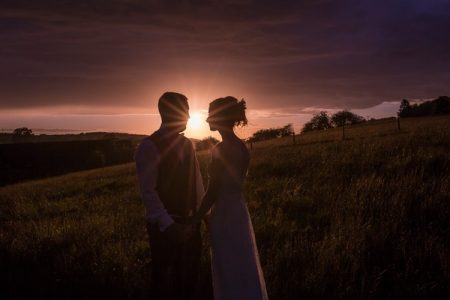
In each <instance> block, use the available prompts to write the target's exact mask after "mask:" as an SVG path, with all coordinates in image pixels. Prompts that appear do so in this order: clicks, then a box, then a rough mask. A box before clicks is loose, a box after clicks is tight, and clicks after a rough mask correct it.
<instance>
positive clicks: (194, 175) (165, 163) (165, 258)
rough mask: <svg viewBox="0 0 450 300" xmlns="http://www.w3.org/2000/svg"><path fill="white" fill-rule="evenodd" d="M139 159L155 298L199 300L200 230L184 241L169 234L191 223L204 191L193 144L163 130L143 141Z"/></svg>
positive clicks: (196, 230)
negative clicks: (176, 225) (174, 226)
mask: <svg viewBox="0 0 450 300" xmlns="http://www.w3.org/2000/svg"><path fill="white" fill-rule="evenodd" d="M135 159H136V168H137V173H138V177H139V185H140V190H141V196H142V199H143V202H144V205H145V209H146V218H147V221H148V222H147V229H148V233H149V239H150V248H151V255H152V263H151V266H152V284H151V286H152V290H151V294H152V299H154V298H156V299H194V298H195V286H196V278H197V275H198V267H199V263H200V255H201V236H200V230H199V228H198V227H197V228H195V230H194V233H193V236H192V238H191V239H189V240H188V241H186V242H182V243H175V242H174V241H173V240H171V239H170V238H169V236H168V235H167V234H166V232H165V231H166V229H167V228H168V227H169V226H170V225H172V223H174V222H177V223H181V224H183V223H188V219H189V217H190V216H192V215H193V214H194V213H195V211H196V210H197V207H198V204H199V203H200V201H201V198H202V196H203V194H204V188H203V183H202V178H201V175H200V170H199V167H198V162H197V158H196V156H195V151H194V148H193V146H192V143H191V141H190V140H189V139H187V138H185V137H184V136H183V135H180V134H175V135H174V134H168V132H166V131H165V130H164V129H159V130H157V131H156V132H155V133H153V134H152V135H150V136H149V137H147V138H145V139H144V140H143V141H142V142H141V144H140V145H139V147H138V149H137V151H136V157H135Z"/></svg>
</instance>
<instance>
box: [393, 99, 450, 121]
mask: <svg viewBox="0 0 450 300" xmlns="http://www.w3.org/2000/svg"><path fill="white" fill-rule="evenodd" d="M448 114H450V97H448V96H440V97H438V98H437V99H434V100H431V101H425V102H423V103H420V104H412V105H411V104H410V103H409V101H408V100H407V99H403V100H402V102H401V103H400V109H399V111H398V116H399V117H401V118H408V117H423V116H436V115H448Z"/></svg>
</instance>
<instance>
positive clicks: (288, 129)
mask: <svg viewBox="0 0 450 300" xmlns="http://www.w3.org/2000/svg"><path fill="white" fill-rule="evenodd" d="M279 131H280V136H291V135H292V134H293V133H294V128H292V124H287V125H286V126H283V127H281V128H280V129H279Z"/></svg>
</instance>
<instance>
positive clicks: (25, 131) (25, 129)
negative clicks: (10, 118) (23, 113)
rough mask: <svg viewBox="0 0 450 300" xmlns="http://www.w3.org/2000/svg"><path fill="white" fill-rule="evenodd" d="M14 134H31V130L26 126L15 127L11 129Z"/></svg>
mask: <svg viewBox="0 0 450 300" xmlns="http://www.w3.org/2000/svg"><path fill="white" fill-rule="evenodd" d="M13 135H14V136H31V135H33V131H32V130H31V129H29V128H28V127H20V128H16V129H14V131H13Z"/></svg>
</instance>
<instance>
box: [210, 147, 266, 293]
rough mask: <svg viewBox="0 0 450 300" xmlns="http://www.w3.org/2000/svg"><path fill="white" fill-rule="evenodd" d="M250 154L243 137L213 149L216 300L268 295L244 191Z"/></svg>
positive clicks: (213, 274)
mask: <svg viewBox="0 0 450 300" xmlns="http://www.w3.org/2000/svg"><path fill="white" fill-rule="evenodd" d="M249 160H250V156H249V153H248V150H247V148H246V147H245V144H244V143H242V142H241V141H235V142H231V143H224V142H222V143H220V144H218V145H217V146H216V147H215V148H214V149H213V151H212V161H211V164H210V166H209V172H210V180H219V181H220V188H219V191H220V192H219V197H218V198H217V200H216V202H215V203H214V205H213V207H212V208H211V215H210V218H209V232H210V241H211V255H212V259H211V260H212V277H213V290H214V299H215V300H240V299H242V300H259V299H268V296H267V291H266V285H265V282H264V276H263V272H262V269H261V265H260V261H259V255H258V249H257V246H256V241H255V234H254V232H253V226H252V222H251V219H250V215H249V213H248V209H247V205H246V204H245V199H244V197H243V194H242V184H243V181H244V179H245V176H246V174H247V169H248V165H249Z"/></svg>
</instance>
